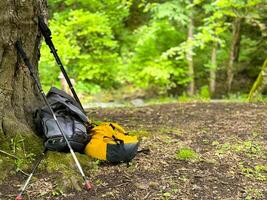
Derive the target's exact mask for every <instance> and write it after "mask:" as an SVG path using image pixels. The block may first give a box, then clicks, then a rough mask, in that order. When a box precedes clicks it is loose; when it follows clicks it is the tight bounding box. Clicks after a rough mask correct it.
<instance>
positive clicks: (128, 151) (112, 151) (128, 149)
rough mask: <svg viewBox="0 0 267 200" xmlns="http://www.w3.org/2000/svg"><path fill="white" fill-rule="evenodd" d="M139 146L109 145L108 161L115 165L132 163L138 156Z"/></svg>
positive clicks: (136, 144)
mask: <svg viewBox="0 0 267 200" xmlns="http://www.w3.org/2000/svg"><path fill="white" fill-rule="evenodd" d="M138 146H139V144H138V143H135V144H131V143H130V144H124V143H120V144H107V160H108V161H110V162H113V163H119V162H130V161H131V160H132V159H133V158H134V157H135V155H136V154H137V149H138Z"/></svg>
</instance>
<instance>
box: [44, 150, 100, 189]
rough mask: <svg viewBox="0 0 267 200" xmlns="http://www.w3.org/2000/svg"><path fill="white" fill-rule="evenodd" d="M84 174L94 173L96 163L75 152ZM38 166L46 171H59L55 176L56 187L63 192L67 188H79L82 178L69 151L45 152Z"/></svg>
mask: <svg viewBox="0 0 267 200" xmlns="http://www.w3.org/2000/svg"><path fill="white" fill-rule="evenodd" d="M75 155H76V156H77V159H78V160H79V162H80V164H81V166H82V169H83V171H84V173H85V175H90V174H92V173H96V171H97V170H98V167H97V166H98V163H97V162H96V161H94V160H93V159H91V158H89V157H88V156H87V155H85V154H79V153H75ZM40 168H41V169H42V170H46V171H47V172H48V173H51V174H52V173H59V174H60V177H58V178H57V181H56V182H57V189H58V190H60V191H63V192H66V191H68V190H69V189H75V190H78V191H79V190H81V189H82V188H81V187H80V186H81V185H83V178H82V176H81V174H80V173H79V171H78V169H77V166H76V163H75V161H74V159H73V157H72V155H71V154H70V153H60V152H47V155H46V157H45V160H44V161H43V162H42V164H41V166H40Z"/></svg>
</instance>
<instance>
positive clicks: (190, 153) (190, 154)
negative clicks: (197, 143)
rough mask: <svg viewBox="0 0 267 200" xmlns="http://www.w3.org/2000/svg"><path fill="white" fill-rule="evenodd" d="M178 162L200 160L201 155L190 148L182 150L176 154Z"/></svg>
mask: <svg viewBox="0 0 267 200" xmlns="http://www.w3.org/2000/svg"><path fill="white" fill-rule="evenodd" d="M176 158H177V159H178V160H195V159H198V158H199V155H198V154H197V153H196V152H195V151H194V150H193V149H190V148H181V149H179V150H178V151H177V153H176Z"/></svg>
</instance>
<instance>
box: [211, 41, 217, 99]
mask: <svg viewBox="0 0 267 200" xmlns="http://www.w3.org/2000/svg"><path fill="white" fill-rule="evenodd" d="M216 71H217V43H214V44H213V47H212V52H211V67H210V93H211V95H213V94H214V93H215V88H216Z"/></svg>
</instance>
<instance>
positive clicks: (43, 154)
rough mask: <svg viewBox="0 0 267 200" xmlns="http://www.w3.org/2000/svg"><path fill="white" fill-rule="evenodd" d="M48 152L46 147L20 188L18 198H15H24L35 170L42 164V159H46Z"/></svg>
mask: <svg viewBox="0 0 267 200" xmlns="http://www.w3.org/2000/svg"><path fill="white" fill-rule="evenodd" d="M46 152H47V148H45V149H44V151H43V153H42V155H41V157H40V158H39V159H38V160H37V161H36V163H35V164H34V166H33V168H32V172H31V173H30V175H29V176H28V178H27V180H26V181H25V183H24V185H23V187H22V188H21V190H20V193H19V194H18V195H17V196H16V199H15V200H22V199H23V197H22V195H23V193H24V191H25V189H26V188H27V186H28V184H29V183H30V180H31V178H32V176H33V174H34V173H35V171H36V170H37V168H38V166H39V164H40V163H41V161H42V160H43V159H44V157H45V153H46Z"/></svg>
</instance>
